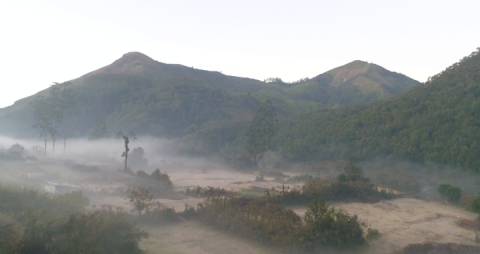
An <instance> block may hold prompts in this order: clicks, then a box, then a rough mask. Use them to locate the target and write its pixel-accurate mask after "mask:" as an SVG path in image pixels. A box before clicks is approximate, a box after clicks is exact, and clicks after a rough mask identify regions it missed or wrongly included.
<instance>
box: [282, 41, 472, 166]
mask: <svg viewBox="0 0 480 254" xmlns="http://www.w3.org/2000/svg"><path fill="white" fill-rule="evenodd" d="M479 73H480V51H477V52H474V53H473V54H472V55H470V56H469V57H466V58H464V59H463V60H462V61H460V62H459V63H457V64H455V65H453V66H451V67H450V68H448V69H447V70H445V71H444V72H442V73H440V74H439V75H437V76H435V77H433V78H432V79H431V80H430V81H428V82H427V83H426V84H425V85H422V86H420V87H417V88H415V89H413V90H412V91H410V92H408V93H407V94H405V95H403V96H400V97H398V98H396V99H393V100H390V101H387V102H385V103H377V104H376V105H372V106H369V107H358V108H355V109H348V110H335V111H323V112H317V113H312V114H308V115H305V116H303V117H301V118H300V119H295V120H294V121H292V123H291V124H290V125H285V126H286V128H284V129H283V130H282V131H281V132H280V135H279V136H280V137H281V140H280V141H279V142H278V143H279V144H281V145H280V147H281V148H280V149H281V150H282V152H283V154H284V155H285V156H286V157H288V158H291V159H294V160H314V159H321V158H322V157H324V158H360V159H365V158H369V157H370V158H371V157H375V156H383V155H394V156H396V157H400V158H407V159H410V160H415V161H419V162H423V161H433V162H438V163H445V164H449V165H454V166H461V167H464V168H469V169H472V170H478V169H479V168H480V157H479V156H478V155H479V154H480V103H479V101H480V98H479V97H480V74H479Z"/></svg>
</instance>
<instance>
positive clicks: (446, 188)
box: [438, 184, 462, 203]
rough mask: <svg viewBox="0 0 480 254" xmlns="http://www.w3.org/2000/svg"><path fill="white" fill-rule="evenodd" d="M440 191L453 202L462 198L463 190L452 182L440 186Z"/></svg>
mask: <svg viewBox="0 0 480 254" xmlns="http://www.w3.org/2000/svg"><path fill="white" fill-rule="evenodd" d="M438 193H440V195H442V197H443V198H445V199H446V200H448V201H449V202H452V203H458V202H460V199H461V198H462V190H461V189H460V188H458V187H455V186H452V185H450V184H441V185H440V186H438Z"/></svg>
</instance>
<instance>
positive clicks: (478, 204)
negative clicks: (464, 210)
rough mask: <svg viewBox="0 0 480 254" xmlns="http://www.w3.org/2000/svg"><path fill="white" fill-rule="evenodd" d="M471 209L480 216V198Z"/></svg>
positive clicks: (475, 200)
mask: <svg viewBox="0 0 480 254" xmlns="http://www.w3.org/2000/svg"><path fill="white" fill-rule="evenodd" d="M471 209H472V211H473V212H475V213H478V214H480V197H476V198H475V199H474V200H473V202H472V204H471Z"/></svg>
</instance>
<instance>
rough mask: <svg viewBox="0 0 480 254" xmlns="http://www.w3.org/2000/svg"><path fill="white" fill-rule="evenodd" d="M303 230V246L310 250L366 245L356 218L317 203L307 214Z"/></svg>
mask: <svg viewBox="0 0 480 254" xmlns="http://www.w3.org/2000/svg"><path fill="white" fill-rule="evenodd" d="M304 220H305V226H304V228H303V230H302V236H303V237H302V239H303V245H304V246H305V247H306V248H308V249H313V248H315V247H318V246H333V247H337V248H338V247H342V248H343V247H351V246H359V245H362V244H364V243H365V238H364V236H363V230H362V227H361V225H360V223H359V222H358V219H357V217H356V216H353V217H352V216H349V215H347V214H345V213H343V212H342V211H337V210H335V209H334V208H330V207H328V206H327V205H326V204H325V203H321V202H315V203H313V204H312V205H310V206H309V208H308V210H307V212H306V213H305V218H304Z"/></svg>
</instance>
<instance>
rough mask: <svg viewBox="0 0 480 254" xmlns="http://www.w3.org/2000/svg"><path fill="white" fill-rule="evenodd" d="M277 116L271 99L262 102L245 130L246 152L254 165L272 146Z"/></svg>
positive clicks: (256, 164)
mask: <svg viewBox="0 0 480 254" xmlns="http://www.w3.org/2000/svg"><path fill="white" fill-rule="evenodd" d="M277 121H278V120H277V116H276V113H275V109H274V107H273V105H272V102H271V101H266V102H264V103H263V104H262V105H261V106H260V108H259V109H258V111H257V112H256V114H255V117H254V118H253V121H252V122H251V124H250V126H249V128H248V131H247V148H246V150H247V153H248V155H249V157H250V159H251V161H252V162H253V164H254V165H255V166H258V162H259V161H260V160H261V159H262V158H263V155H264V154H265V153H266V152H267V151H268V150H269V149H271V148H272V145H273V144H272V141H273V137H274V135H275V130H276V128H277Z"/></svg>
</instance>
